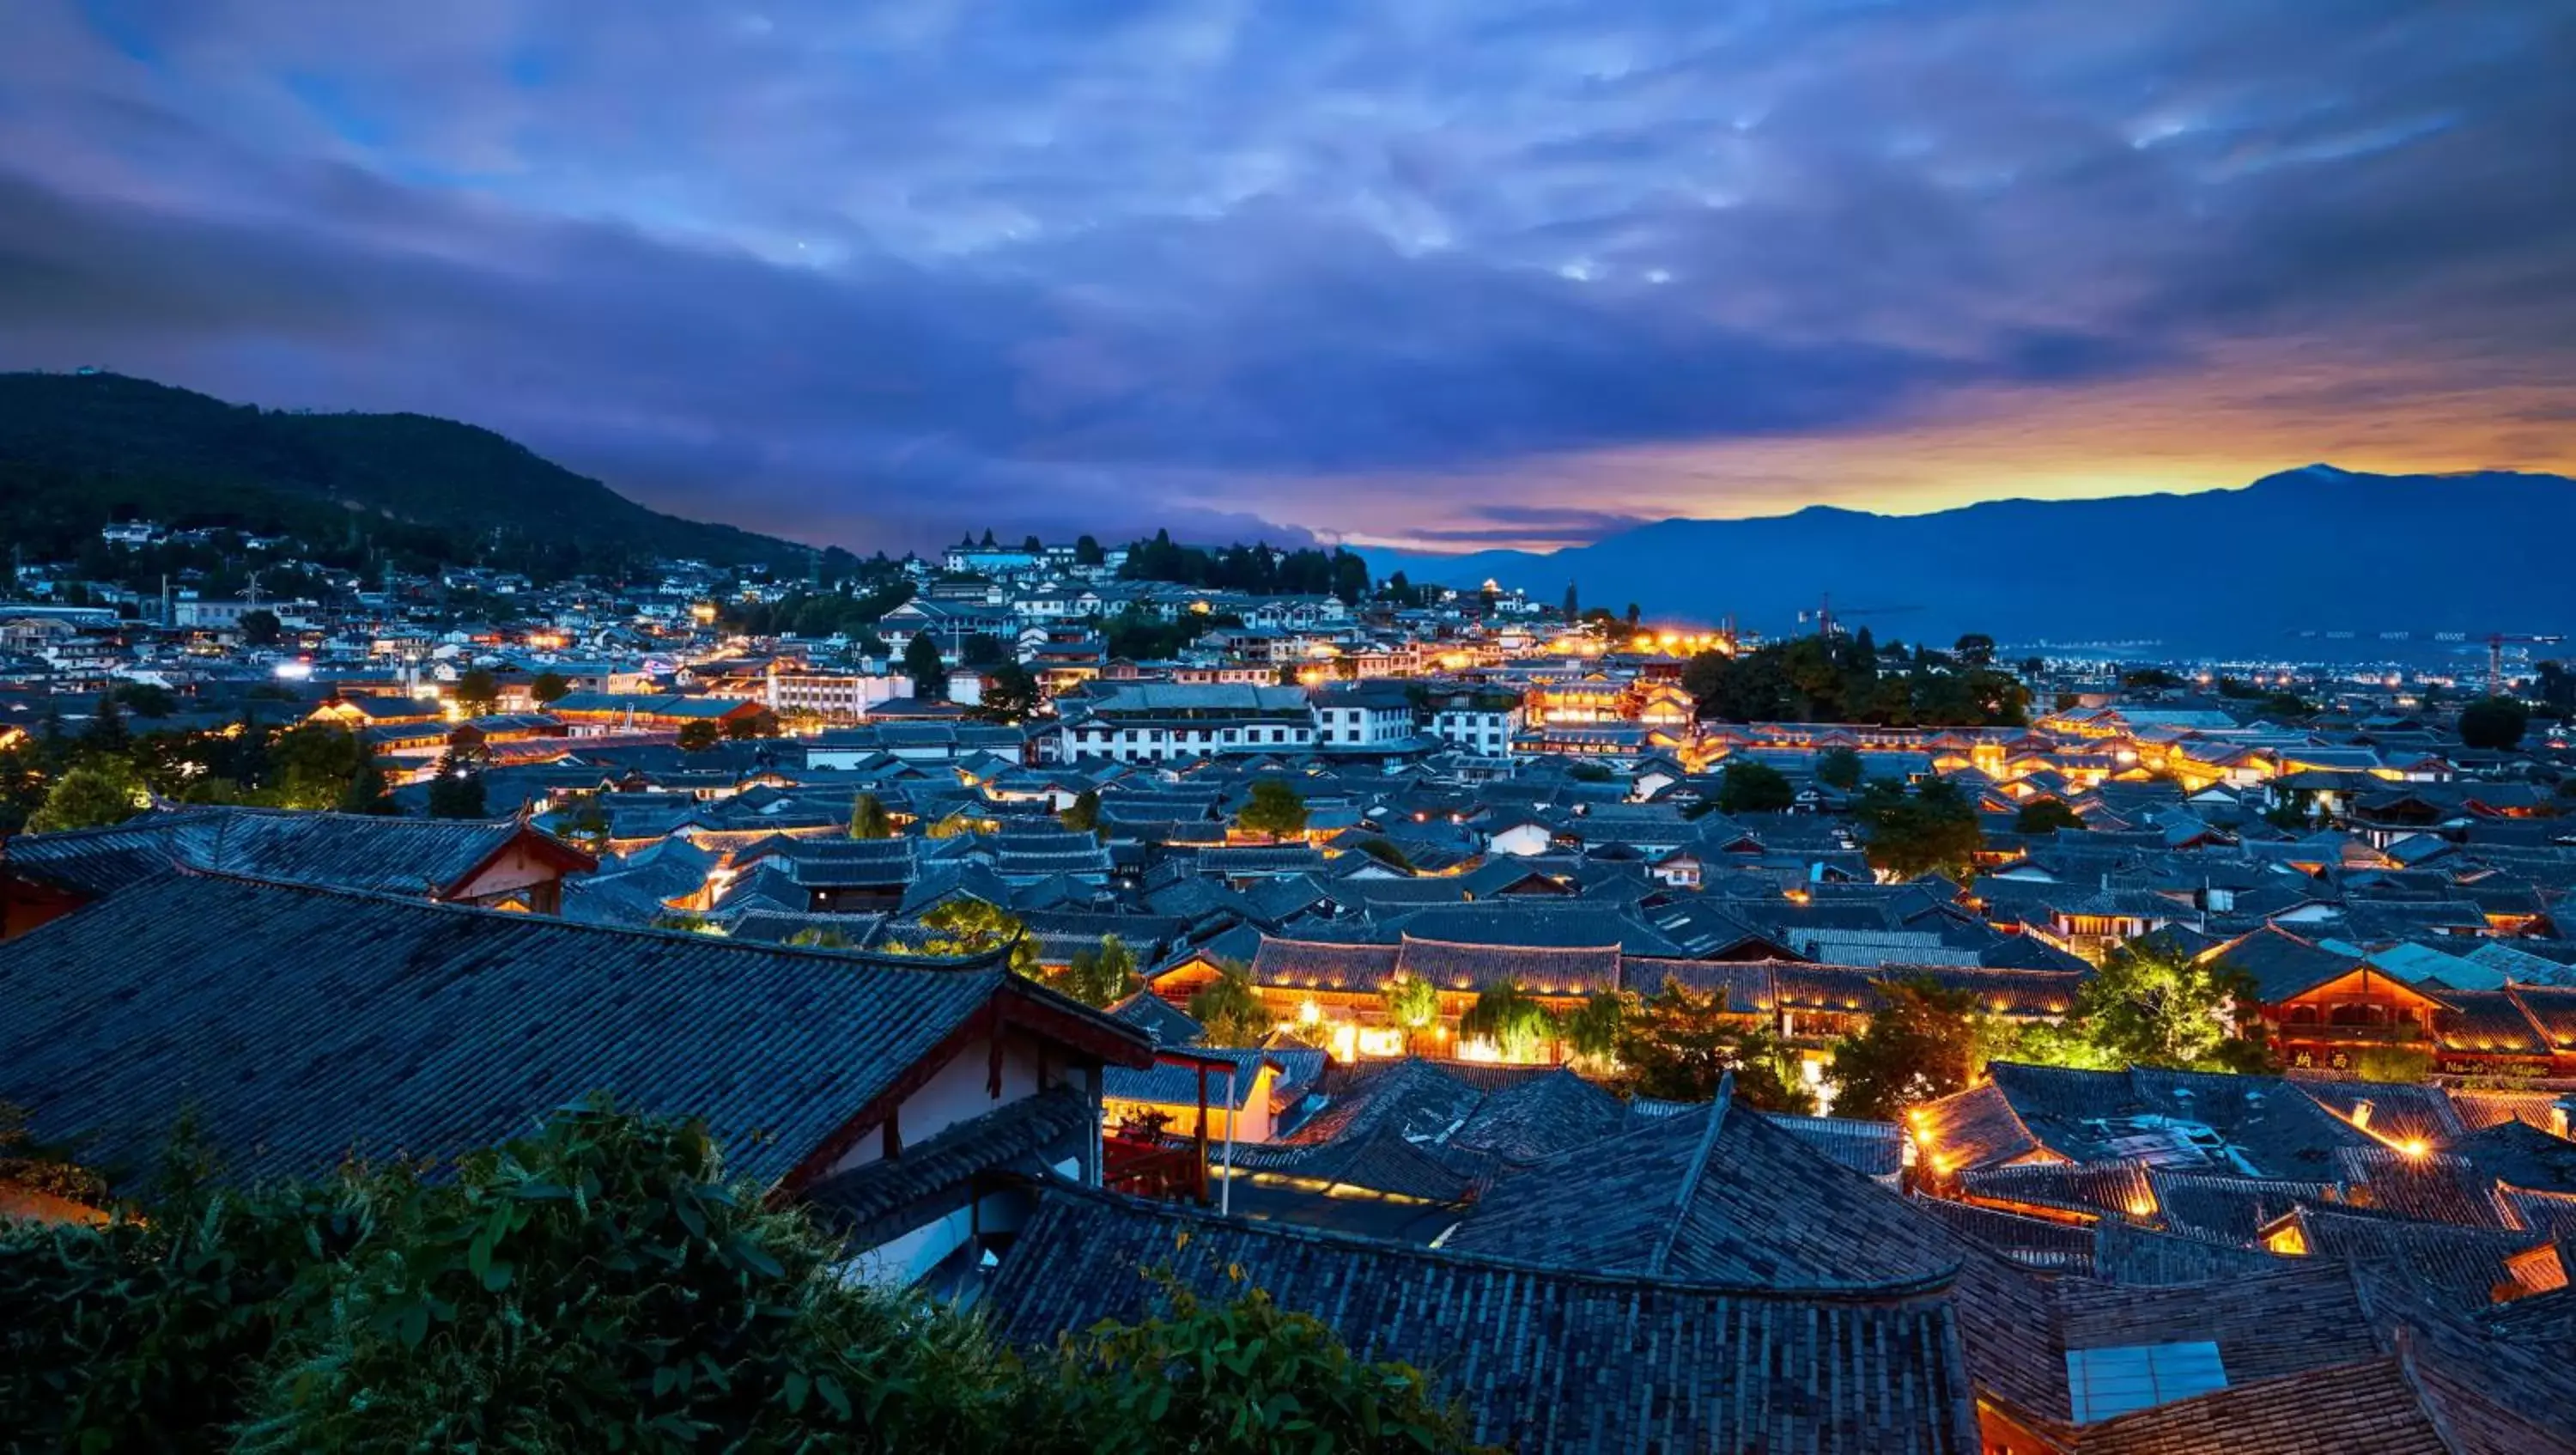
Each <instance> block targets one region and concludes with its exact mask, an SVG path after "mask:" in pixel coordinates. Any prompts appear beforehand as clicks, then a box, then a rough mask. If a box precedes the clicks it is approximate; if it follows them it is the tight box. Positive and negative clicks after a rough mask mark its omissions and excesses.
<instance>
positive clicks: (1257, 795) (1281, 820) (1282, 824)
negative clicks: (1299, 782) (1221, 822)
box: [1234, 778, 1306, 840]
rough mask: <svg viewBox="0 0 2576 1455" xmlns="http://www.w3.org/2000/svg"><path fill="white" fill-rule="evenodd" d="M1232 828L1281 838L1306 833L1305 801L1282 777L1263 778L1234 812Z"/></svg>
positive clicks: (1255, 784) (1253, 786)
mask: <svg viewBox="0 0 2576 1455" xmlns="http://www.w3.org/2000/svg"><path fill="white" fill-rule="evenodd" d="M1234 823H1235V827H1237V828H1240V829H1242V830H1243V831H1244V832H1245V833H1247V834H1267V835H1269V836H1270V837H1271V838H1272V839H1274V840H1276V839H1284V838H1289V837H1292V836H1295V835H1298V834H1303V833H1304V832H1306V800H1305V799H1303V798H1300V797H1298V796H1297V790H1296V789H1294V788H1291V787H1290V786H1288V784H1287V782H1286V781H1285V780H1284V779H1278V778H1263V779H1260V780H1259V781H1257V782H1255V783H1254V784H1253V785H1252V793H1251V796H1250V797H1248V798H1246V799H1245V800H1244V804H1243V807H1242V808H1240V809H1238V810H1236V812H1235V815H1234Z"/></svg>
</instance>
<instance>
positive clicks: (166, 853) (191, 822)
mask: <svg viewBox="0 0 2576 1455" xmlns="http://www.w3.org/2000/svg"><path fill="white" fill-rule="evenodd" d="M522 835H534V836H535V837H537V838H540V839H546V841H547V842H548V843H549V844H550V845H552V846H553V848H554V849H556V850H558V851H559V852H560V853H562V854H564V855H566V856H569V857H570V858H571V859H573V860H576V861H583V862H586V861H587V858H588V856H586V855H583V854H581V853H579V851H577V850H575V849H574V848H572V846H571V845H569V844H563V843H561V842H560V841H556V840H553V839H551V838H548V837H547V836H546V835H543V834H540V833H538V832H537V831H536V830H534V829H531V828H528V827H527V826H526V825H524V824H521V823H520V822H519V821H518V820H517V819H514V818H504V819H494V820H473V819H415V818H383V817H378V816H375V815H370V814H347V813H304V812H296V811H290V810H286V809H265V808H238V807H221V808H186V809H175V810H167V811H159V812H153V813H147V814H145V815H143V816H142V817H140V818H135V819H130V820H128V821H127V822H125V823H122V824H118V825H115V826H114V827H111V828H103V829H81V830H75V831H72V832H68V833H56V834H31V835H27V836H25V837H22V838H19V839H16V840H13V841H11V842H10V844H9V845H8V848H7V854H6V858H7V862H9V863H10V864H12V865H17V866H21V867H24V868H27V869H29V870H32V871H34V872H36V873H39V874H43V875H46V876H47V877H52V878H57V879H60V880H62V881H64V882H67V883H70V884H72V885H73V886H74V887H77V888H81V889H84V890H87V891H88V892H91V893H105V892H109V891H112V890H114V889H116V888H118V887H120V886H121V885H123V884H125V883H127V882H130V881H131V880H132V879H133V878H135V877H137V876H140V875H144V874H150V873H157V872H160V871H162V870H166V869H167V868H169V867H170V866H171V865H173V864H184V865H187V866H189V867H191V868H196V869H205V870H210V871H213V872H215V873H220V874H236V875H240V876H242V877H244V878H250V879H264V880H268V881H271V882H273V883H280V884H313V885H320V886H324V887H328V888H335V889H362V890H374V891H379V892H383V893H387V894H406V895H418V896H421V897H424V898H425V897H428V896H429V895H431V894H435V893H438V892H442V891H445V890H447V889H449V888H450V887H452V886H454V885H455V884H456V882H457V881H458V880H460V879H463V878H464V877H465V876H466V875H468V874H470V873H472V872H473V871H474V870H475V869H476V868H477V867H479V866H480V865H482V864H483V862H484V861H485V860H487V859H489V858H491V857H492V856H493V855H495V854H497V853H499V852H501V850H503V849H504V848H507V847H508V846H509V845H510V843H511V842H512V841H513V840H516V839H518V838H519V837H521V836H522Z"/></svg>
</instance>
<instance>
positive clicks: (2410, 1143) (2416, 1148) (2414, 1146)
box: [2397, 1138, 2431, 1157]
mask: <svg viewBox="0 0 2576 1455" xmlns="http://www.w3.org/2000/svg"><path fill="white" fill-rule="evenodd" d="M2397 1150H2398V1151H2400V1152H2403V1153H2405V1154H2406V1155H2407V1156H2409V1157H2421V1156H2423V1155H2424V1154H2425V1153H2426V1152H2427V1151H2429V1150H2431V1149H2430V1148H2428V1147H2426V1146H2425V1145H2424V1143H2423V1142H2422V1141H2420V1140H2418V1139H2414V1138H2409V1139H2407V1140H2406V1141H2403V1142H2400V1143H2398V1144H2397Z"/></svg>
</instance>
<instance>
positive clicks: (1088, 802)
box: [1055, 788, 1100, 835]
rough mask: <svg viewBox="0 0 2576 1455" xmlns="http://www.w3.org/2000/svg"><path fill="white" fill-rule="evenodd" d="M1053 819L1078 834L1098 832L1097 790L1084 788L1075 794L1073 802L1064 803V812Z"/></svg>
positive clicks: (1098, 803) (1098, 794)
mask: <svg viewBox="0 0 2576 1455" xmlns="http://www.w3.org/2000/svg"><path fill="white" fill-rule="evenodd" d="M1055 821H1056V822H1057V823H1060V824H1062V825H1064V826H1065V827H1066V828H1069V829H1071V830H1073V831H1074V832H1075V833H1078V834H1095V835H1096V834H1098V833H1099V832H1100V793H1099V791H1098V790H1097V789H1091V788H1086V789H1084V790H1082V791H1081V792H1080V793H1077V794H1075V795H1074V796H1073V802H1071V803H1069V804H1067V805H1065V809H1064V812H1062V813H1059V814H1057V815H1056V816H1055Z"/></svg>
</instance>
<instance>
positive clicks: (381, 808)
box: [331, 763, 402, 816]
mask: <svg viewBox="0 0 2576 1455" xmlns="http://www.w3.org/2000/svg"><path fill="white" fill-rule="evenodd" d="M331 807H332V808H334V809H335V810H337V811H339V812H341V813H370V814H378V815H388V816H389V815H393V814H398V813H400V812H402V810H401V809H400V808H398V807H396V806H395V804H394V798H393V789H392V787H391V786H390V785H389V784H387V783H386V781H385V770H384V769H382V768H379V767H377V766H376V765H375V764H373V763H368V764H364V765H362V766H361V767H360V768H359V769H358V771H357V772H356V773H354V774H352V775H350V778H349V782H348V786H347V787H345V788H343V789H341V790H340V796H339V798H338V799H336V800H335V801H333V803H332V805H331Z"/></svg>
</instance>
